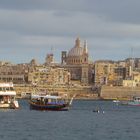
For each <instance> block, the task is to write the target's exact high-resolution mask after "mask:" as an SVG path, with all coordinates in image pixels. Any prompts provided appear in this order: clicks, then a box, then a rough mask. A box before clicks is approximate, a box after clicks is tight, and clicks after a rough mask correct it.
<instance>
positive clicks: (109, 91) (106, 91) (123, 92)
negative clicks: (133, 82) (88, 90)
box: [100, 86, 140, 100]
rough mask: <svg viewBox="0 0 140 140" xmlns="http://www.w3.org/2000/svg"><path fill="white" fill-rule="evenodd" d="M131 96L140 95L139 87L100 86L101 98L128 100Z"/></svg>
mask: <svg viewBox="0 0 140 140" xmlns="http://www.w3.org/2000/svg"><path fill="white" fill-rule="evenodd" d="M133 96H140V87H133V88H132V87H122V86H115V87H111V86H102V88H101V92H100V97H101V98H103V99H120V100H121V99H122V100H130V99H132V97H133Z"/></svg>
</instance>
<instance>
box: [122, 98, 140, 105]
mask: <svg viewBox="0 0 140 140" xmlns="http://www.w3.org/2000/svg"><path fill="white" fill-rule="evenodd" d="M121 104H122V105H133V106H140V97H136V96H134V97H133V100H131V101H123V102H122V103H121Z"/></svg>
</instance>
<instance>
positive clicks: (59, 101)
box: [29, 95, 74, 111]
mask: <svg viewBox="0 0 140 140" xmlns="http://www.w3.org/2000/svg"><path fill="white" fill-rule="evenodd" d="M73 98H74V96H73V97H72V98H71V100H70V101H68V100H66V99H65V98H62V97H61V96H53V95H32V96H31V99H30V101H29V104H30V109H33V110H50V111H67V110H69V107H70V106H71V104H72V101H73Z"/></svg>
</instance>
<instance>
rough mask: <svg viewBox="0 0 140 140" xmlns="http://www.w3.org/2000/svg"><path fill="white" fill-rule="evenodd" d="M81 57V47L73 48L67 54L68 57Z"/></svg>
mask: <svg viewBox="0 0 140 140" xmlns="http://www.w3.org/2000/svg"><path fill="white" fill-rule="evenodd" d="M81 55H83V48H82V47H73V48H72V49H71V50H70V51H69V53H68V56H81Z"/></svg>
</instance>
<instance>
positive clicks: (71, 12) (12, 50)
mask: <svg viewBox="0 0 140 140" xmlns="http://www.w3.org/2000/svg"><path fill="white" fill-rule="evenodd" d="M139 5H140V0H0V61H10V62H13V63H28V62H30V61H31V59H36V60H37V61H38V62H39V63H44V62H45V57H46V55H47V54H48V53H52V52H53V53H54V57H55V61H56V62H60V61H61V60H60V59H61V51H69V50H70V49H71V48H72V47H74V44H75V39H76V38H77V37H79V38H80V40H81V42H82V43H83V42H84V41H85V40H87V44H88V50H89V59H90V60H92V61H95V60H103V59H104V60H124V59H126V58H128V57H139V56H140V18H139V15H140V8H139ZM132 50H133V52H132Z"/></svg>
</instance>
